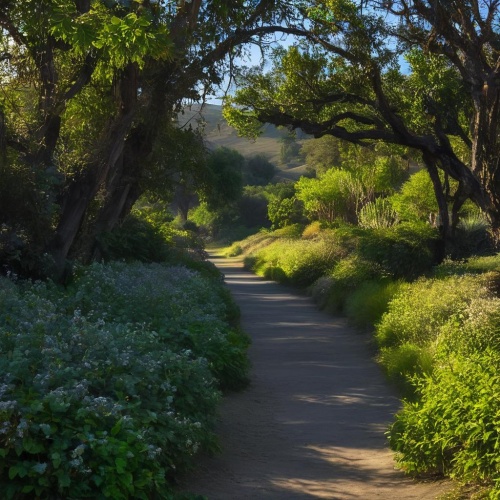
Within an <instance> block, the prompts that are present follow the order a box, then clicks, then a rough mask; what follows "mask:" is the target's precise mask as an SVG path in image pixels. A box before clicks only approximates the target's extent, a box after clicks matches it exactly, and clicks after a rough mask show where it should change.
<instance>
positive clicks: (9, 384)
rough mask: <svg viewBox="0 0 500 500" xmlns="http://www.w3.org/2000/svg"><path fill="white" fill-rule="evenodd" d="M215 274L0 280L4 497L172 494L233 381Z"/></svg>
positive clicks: (159, 268)
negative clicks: (60, 284)
mask: <svg viewBox="0 0 500 500" xmlns="http://www.w3.org/2000/svg"><path fill="white" fill-rule="evenodd" d="M220 287H221V281H220V278H218V279H216V278H213V277H210V275H209V274H205V275H203V274H201V273H200V272H197V271H194V270H191V269H188V268H186V267H185V266H168V265H163V264H142V263H135V264H125V263H112V264H93V265H92V266H90V267H82V268H81V269H79V270H78V272H77V275H76V277H75V280H74V281H73V283H72V284H71V285H70V286H69V287H68V288H67V289H66V290H63V289H61V288H57V287H56V286H55V285H53V284H51V283H50V282H48V283H40V282H38V283H32V284H30V283H14V282H12V281H10V280H7V279H4V278H2V279H1V280H0V377H1V379H0V422H1V423H0V490H1V491H2V492H3V493H2V494H3V495H4V496H3V498H6V499H10V498H16V499H18V498H19V499H22V498H35V497H41V498H68V499H69V498H75V499H77V498H93V499H94V498H113V499H126V498H145V499H146V498H147V499H149V498H172V488H171V486H170V484H171V483H170V481H171V479H172V478H173V477H174V475H175V474H176V473H177V472H178V471H180V470H182V469H184V468H186V467H188V466H189V464H191V462H192V460H193V457H194V455H195V454H196V452H197V450H198V449H200V448H205V449H213V448H214V446H215V440H214V436H213V433H212V425H213V422H214V418H215V414H216V413H215V412H216V405H217V402H218V401H219V397H220V391H221V388H233V387H241V386H242V385H244V384H245V382H246V369H247V361H246V357H245V348H246V346H247V339H246V338H245V337H244V336H243V335H242V334H241V333H239V332H238V331H236V330H234V329H231V327H230V326H229V324H228V321H227V320H228V318H230V317H234V311H233V310H231V307H228V297H227V294H226V292H224V291H221V292H219V291H218V290H219V289H220Z"/></svg>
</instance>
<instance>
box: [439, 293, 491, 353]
mask: <svg viewBox="0 0 500 500" xmlns="http://www.w3.org/2000/svg"><path fill="white" fill-rule="evenodd" d="M499 332H500V299H499V298H498V297H484V296H483V297H481V296H478V297H473V298H472V299H471V301H470V303H469V304H468V306H467V307H466V308H465V309H464V310H462V311H460V312H458V313H455V314H454V315H453V316H452V317H451V318H450V320H449V321H447V322H446V324H445V325H444V326H443V327H442V328H441V330H440V335H439V338H438V347H439V355H440V357H444V358H446V357H447V356H449V355H450V354H453V353H459V354H461V355H463V356H469V355H472V354H473V353H475V352H482V351H484V350H485V349H491V350H494V351H496V352H499V353H500V335H499Z"/></svg>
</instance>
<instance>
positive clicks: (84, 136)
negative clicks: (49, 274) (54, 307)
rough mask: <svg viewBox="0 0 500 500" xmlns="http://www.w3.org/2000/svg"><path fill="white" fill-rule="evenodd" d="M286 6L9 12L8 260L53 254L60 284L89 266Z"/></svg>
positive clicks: (198, 3) (0, 65)
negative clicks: (189, 124)
mask: <svg viewBox="0 0 500 500" xmlns="http://www.w3.org/2000/svg"><path fill="white" fill-rule="evenodd" d="M279 6H280V2H276V1H275V0H259V1H244V0H241V1H236V2H219V1H202V0H192V1H184V0H182V1H181V0H179V1H165V0H162V1H153V0H46V1H43V2H39V1H35V0H26V1H24V2H17V1H15V0H6V1H3V2H2V3H1V5H0V90H1V92H0V149H1V154H0V160H1V162H0V163H1V165H0V167H1V173H2V185H1V187H0V189H1V191H2V192H1V195H0V199H1V200H2V201H1V202H0V203H1V208H2V213H1V220H0V222H1V223H2V224H4V225H3V226H2V234H1V235H0V238H1V242H0V243H1V247H2V248H1V253H2V261H3V262H5V261H6V260H7V261H9V259H10V261H9V262H10V264H12V262H13V261H14V260H15V259H16V258H17V257H15V256H16V255H19V254H20V253H21V254H22V255H23V257H22V258H23V260H24V261H26V258H27V252H28V251H29V252H30V253H31V254H32V255H33V256H34V259H35V260H36V259H37V256H40V255H46V256H48V258H49V260H50V261H51V267H52V270H53V274H54V275H55V276H61V274H62V273H63V270H64V266H65V262H66V260H67V259H68V258H74V257H79V258H81V259H83V260H88V259H89V258H90V257H91V256H92V253H93V242H94V241H95V237H96V236H97V235H98V234H99V233H100V232H102V231H107V230H109V229H111V228H113V227H114V226H116V224H117V223H118V222H119V221H120V220H121V219H122V218H123V217H124V215H126V213H127V212H128V211H130V208H131V206H132V204H133V203H134V201H135V200H136V199H137V197H138V196H139V194H140V192H141V189H143V188H142V187H141V182H142V181H143V178H144V176H146V177H147V171H148V169H149V168H151V167H152V162H153V161H154V156H155V155H154V154H153V153H154V150H155V148H156V143H157V140H158V138H159V136H160V135H162V137H163V138H165V137H168V134H167V135H166V136H165V134H161V133H160V132H161V131H162V130H164V129H165V127H167V128H168V127H171V126H172V119H173V117H175V116H176V113H177V112H178V110H179V107H180V106H182V104H183V103H185V102H186V101H187V100H199V99H201V98H202V95H203V94H204V93H206V92H210V90H211V89H212V88H213V87H214V86H217V85H218V84H219V83H220V82H222V80H223V77H224V75H226V74H227V73H228V68H230V67H231V64H232V63H231V61H232V60H234V57H235V56H236V55H238V53H240V52H241V50H244V49H243V48H242V47H244V45H245V44H247V43H250V42H253V43H260V44H265V37H266V35H267V34H269V33H272V32H273V31H275V30H274V29H273V26H275V25H276V26H281V24H282V22H283V20H284V18H285V16H288V15H289V12H288V10H287V8H285V7H283V8H280V7H279ZM169 147H171V148H172V147H175V142H174V143H171V144H170V146H169ZM4 199H5V200H6V201H5V202H4V201H3V200H4ZM14 199H15V201H16V203H14V204H11V203H7V201H9V200H14ZM18 205H19V206H18ZM7 254H8V255H7ZM10 264H9V265H10ZM33 265H34V266H36V265H38V264H36V262H35V263H34V264H33Z"/></svg>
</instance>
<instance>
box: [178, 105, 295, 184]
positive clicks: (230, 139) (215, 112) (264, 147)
mask: <svg viewBox="0 0 500 500" xmlns="http://www.w3.org/2000/svg"><path fill="white" fill-rule="evenodd" d="M200 108H201V107H200V105H199V104H194V105H192V106H189V107H187V108H185V109H184V114H183V115H180V116H179V121H180V123H181V125H183V124H185V123H187V122H189V123H190V124H192V126H193V127H195V126H196V125H197V124H198V123H201V122H204V127H205V137H206V139H207V142H208V144H209V145H210V146H211V147H214V148H216V147H222V146H223V147H227V148H231V149H235V150H236V151H238V152H239V153H240V154H242V155H243V156H245V157H249V156H254V155H257V154H262V155H265V156H266V157H267V158H268V160H269V161H270V162H271V163H273V164H274V165H275V166H276V168H277V169H278V170H279V173H278V174H277V177H278V178H281V179H291V180H296V179H298V178H299V177H300V176H301V175H303V174H304V172H305V166H304V165H301V164H300V162H299V161H295V162H290V163H288V164H282V163H281V160H280V150H281V143H280V140H279V139H280V138H281V137H283V136H284V135H285V134H286V131H285V130H278V129H277V128H276V127H274V126H273V125H265V127H264V130H263V133H262V135H261V136H260V137H259V138H257V139H256V140H255V141H254V140H249V139H246V138H244V137H238V134H237V133H236V130H235V129H233V128H232V127H230V126H229V125H228V124H227V123H226V121H225V120H224V118H223V117H222V108H221V107H220V106H216V105H213V104H205V105H204V106H203V108H202V109H200Z"/></svg>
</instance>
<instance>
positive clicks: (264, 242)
mask: <svg viewBox="0 0 500 500" xmlns="http://www.w3.org/2000/svg"><path fill="white" fill-rule="evenodd" d="M436 241H437V233H436V232H435V230H433V229H432V228H430V227H429V226H428V225H425V224H424V223H418V224H415V223H407V224H399V225H397V226H393V227H389V228H379V229H369V230H366V229H361V228H360V227H358V226H347V225H341V226H339V227H337V228H330V229H321V227H320V225H319V224H318V223H313V224H312V225H310V226H308V227H306V228H304V227H300V226H297V225H296V226H290V227H287V228H284V229H281V230H279V231H274V232H261V233H258V234H256V235H254V236H251V237H250V238H247V239H246V240H244V241H242V242H238V243H235V244H233V246H232V247H231V248H230V249H228V254H229V255H234V254H239V253H243V254H244V255H245V262H246V265H247V266H248V267H249V268H251V269H252V270H254V271H255V272H257V273H258V274H260V275H262V276H265V277H267V278H271V279H275V280H277V281H281V282H284V283H288V284H292V285H298V286H301V287H307V289H308V290H309V292H310V294H311V295H312V296H313V297H314V299H315V301H316V302H317V303H318V305H319V306H320V307H321V308H323V309H326V310H328V311H331V312H335V313H343V314H345V315H346V316H347V317H348V318H349V320H350V321H351V322H352V323H353V324H354V325H356V326H357V327H360V328H362V329H365V330H371V331H373V332H374V342H375V343H376V345H377V348H378V360H379V362H380V364H381V366H382V368H383V370H384V371H385V372H386V374H387V376H388V377H389V379H390V380H391V381H392V382H393V383H394V384H395V385H397V386H398V387H399V389H400V391H401V394H402V397H403V408H402V410H401V411H400V412H399V413H398V414H397V415H396V418H395V422H394V423H393V425H392V426H391V427H390V430H389V432H388V436H389V440H390V444H391V446H392V448H393V449H394V450H395V451H396V458H397V461H398V463H399V465H400V467H401V468H403V469H404V470H406V471H407V472H409V473H413V474H444V475H447V476H450V477H453V478H455V479H457V480H458V481H459V482H460V483H461V484H466V483H469V487H470V484H472V485H474V488H473V489H474V491H476V492H478V491H479V493H477V495H479V496H481V495H482V496H481V498H499V497H500V403H499V402H500V399H499V398H498V395H499V394H500V298H499V290H500V255H490V256H483V257H470V258H469V259H468V260H461V261H451V260H445V261H444V262H443V263H441V264H438V263H437V257H438V255H437V252H438V251H439V248H438V247H436ZM479 496H478V498H479Z"/></svg>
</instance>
